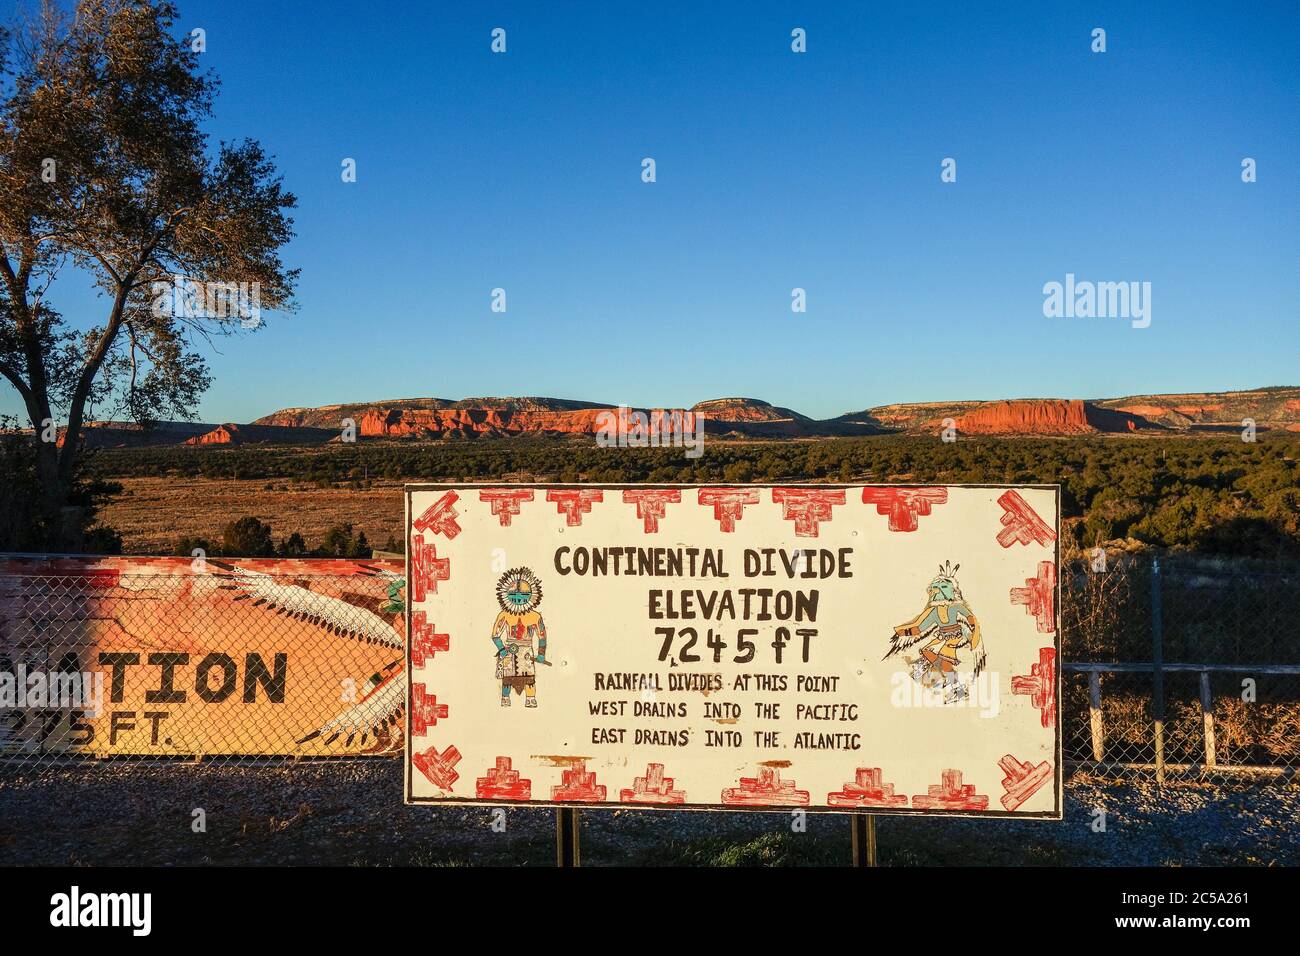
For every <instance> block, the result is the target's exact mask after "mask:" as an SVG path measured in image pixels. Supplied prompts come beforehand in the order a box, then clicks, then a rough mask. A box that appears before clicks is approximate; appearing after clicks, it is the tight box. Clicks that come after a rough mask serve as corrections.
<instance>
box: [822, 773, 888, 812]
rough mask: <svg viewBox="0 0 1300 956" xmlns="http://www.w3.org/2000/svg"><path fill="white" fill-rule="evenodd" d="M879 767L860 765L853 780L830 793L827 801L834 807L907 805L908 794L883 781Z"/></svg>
mask: <svg viewBox="0 0 1300 956" xmlns="http://www.w3.org/2000/svg"><path fill="white" fill-rule="evenodd" d="M882 776H883V774H882V773H881V771H880V768H879V767H858V769H857V772H856V773H855V774H854V777H853V781H852V782H851V783H846V784H845V785H844V787H843V788H842V789H841V790H840V791H839V792H838V793H828V794H827V795H826V802H827V803H828V804H829V805H830V806H832V807H905V806H907V795H906V794H902V793H899V794H895V793H894V785H893V784H892V783H882V782H881V777H882Z"/></svg>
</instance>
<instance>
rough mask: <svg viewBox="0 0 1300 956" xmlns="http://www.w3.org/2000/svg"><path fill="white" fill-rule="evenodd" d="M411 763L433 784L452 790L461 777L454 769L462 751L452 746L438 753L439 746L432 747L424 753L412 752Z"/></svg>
mask: <svg viewBox="0 0 1300 956" xmlns="http://www.w3.org/2000/svg"><path fill="white" fill-rule="evenodd" d="M411 763H413V764H415V768H416V769H417V770H419V771H420V773H422V774H424V776H425V777H426V778H427V779H428V781H429V782H430V783H431V784H433V785H434V786H435V787H438V788H440V789H442V790H450V789H451V788H452V785H453V784H455V783H456V781H457V780H459V779H460V774H459V773H457V772H456V771H455V770H453V769H452V768H453V767H455V766H456V764H458V763H460V751H459V750H457V749H456V748H455V747H452V746H448V747H447V749H446V750H444V751H443V752H442V753H438V748H437V747H430V748H429V749H428V750H426V751H424V752H423V753H416V754H411Z"/></svg>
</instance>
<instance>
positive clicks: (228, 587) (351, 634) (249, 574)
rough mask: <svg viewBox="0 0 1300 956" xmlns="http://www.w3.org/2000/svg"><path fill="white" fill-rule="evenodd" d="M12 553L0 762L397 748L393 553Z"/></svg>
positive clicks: (6, 576) (399, 699) (399, 631)
mask: <svg viewBox="0 0 1300 956" xmlns="http://www.w3.org/2000/svg"><path fill="white" fill-rule="evenodd" d="M17 564H18V567H17V568H15V567H13V566H9V567H8V568H7V569H6V570H0V772H4V769H5V768H6V767H7V768H8V769H9V770H10V771H12V770H13V769H14V768H15V767H19V768H22V769H23V770H24V771H26V772H30V771H31V769H32V768H33V767H37V766H39V765H41V764H45V763H52V762H66V761H67V760H70V759H74V760H75V759H85V758H88V757H89V758H141V759H151V758H173V759H175V758H184V759H190V760H194V759H201V760H205V761H207V760H225V759H231V758H234V757H241V758H250V757H252V758H259V757H260V758H274V759H284V758H303V757H345V756H360V755H364V756H380V755H395V754H397V753H400V751H401V744H402V720H401V717H402V709H403V705H404V701H405V686H404V674H403V668H404V666H405V655H404V650H403V641H404V638H403V634H404V626H403V622H402V612H403V601H404V598H403V594H402V585H403V581H402V576H401V565H400V564H396V563H392V562H346V561H319V562H317V561H267V560H252V561H247V562H239V563H226V562H217V561H215V560H209V561H198V562H191V561H189V560H188V559H103V560H100V561H94V562H84V563H83V566H82V567H80V568H78V569H77V573H68V570H69V566H71V565H72V561H71V560H70V559H69V560H58V561H54V562H52V563H47V564H41V565H36V564H35V563H34V564H33V567H37V566H39V571H38V572H37V573H33V572H32V571H31V570H30V569H28V568H27V567H26V566H25V565H24V563H23V562H17Z"/></svg>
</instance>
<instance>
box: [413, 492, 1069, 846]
mask: <svg viewBox="0 0 1300 956" xmlns="http://www.w3.org/2000/svg"><path fill="white" fill-rule="evenodd" d="M703 488H728V489H754V490H758V491H771V490H772V489H782V488H797V489H804V488H806V489H817V490H827V491H834V490H848V489H864V488H882V489H917V488H960V489H969V490H1000V491H1013V490H1031V491H1047V492H1051V494H1052V495H1053V502H1054V505H1055V511H1056V515H1055V517H1056V523H1055V525H1054V526H1053V531H1054V532H1055V536H1054V538H1053V541H1052V560H1053V563H1054V565H1055V567H1056V569H1057V572H1058V573H1057V574H1056V579H1055V582H1054V585H1053V588H1054V591H1053V600H1054V609H1053V611H1054V617H1055V620H1054V626H1053V633H1052V634H1051V639H1052V640H1051V646H1052V647H1053V648H1054V650H1055V655H1054V660H1053V665H1052V666H1053V685H1054V691H1053V692H1054V696H1055V700H1054V702H1053V706H1054V707H1055V714H1056V717H1055V722H1054V728H1053V738H1054V739H1053V746H1052V753H1053V766H1052V778H1051V793H1052V798H1053V807H1052V808H1051V809H1048V810H1042V811H1019V810H1004V809H996V810H995V809H992V808H991V807H990V808H989V809H959V810H954V809H919V808H916V807H914V806H898V807H888V806H879V807H878V806H870V807H854V806H844V807H839V806H826V805H803V806H784V805H779V804H761V805H746V804H728V803H703V802H691V803H684V804H656V803H635V802H633V803H628V802H621V801H619V800H617V799H615V800H605V801H587V800H554V799H533V800H520V799H495V798H494V799H482V798H479V797H477V796H473V797H461V796H446V797H432V798H431V797H417V796H415V795H414V793H413V791H412V770H413V765H412V760H411V757H412V752H413V750H414V735H413V732H412V730H413V728H412V726H411V720H412V707H411V703H412V701H411V687H412V678H413V672H412V663H413V662H412V648H413V643H412V635H411V626H412V595H413V592H414V588H413V587H412V586H411V531H412V529H411V515H412V501H411V499H412V494H413V493H415V492H438V491H442V492H447V491H464V490H487V489H502V490H533V491H542V492H547V491H569V490H574V491H576V490H599V491H606V492H608V491H613V492H621V491H633V490H641V489H676V490H680V491H682V492H687V491H696V490H698V489H703ZM403 506H404V507H403V511H404V519H403V534H404V546H405V548H406V575H405V581H406V584H407V586H406V587H405V588H404V589H403V591H404V594H405V599H406V614H405V626H406V641H405V644H406V666H405V668H404V670H405V675H406V684H407V697H406V706H405V707H404V710H405V713H404V720H405V734H404V744H403V753H402V787H403V798H404V803H405V804H407V805H418V806H458V807H473V806H480V807H518V808H520V809H533V810H539V809H540V810H551V809H554V810H561V809H573V810H661V811H683V810H685V811H700V812H710V811H711V812H722V813H754V812H757V813H783V812H785V811H788V810H800V811H802V812H804V813H816V814H840V815H848V816H854V815H863V814H866V815H879V816H906V817H935V818H962V819H994V820H1025V821H1032V820H1046V821H1061V820H1063V818H1064V765H1063V749H1064V729H1063V727H1062V725H1061V714H1062V709H1061V707H1062V680H1061V676H1062V673H1063V667H1062V663H1063V662H1062V659H1061V649H1062V644H1063V636H1062V608H1061V581H1060V574H1059V569H1060V566H1061V532H1060V521H1061V485H1060V484H1059V483H1051V484H1011V483H962V482H957V483H942V484H925V483H923V482H918V483H899V482H860V483H859V482H826V483H823V482H812V481H783V482H741V483H735V482H733V483H714V482H589V483H586V482H505V481H459V482H458V481H438V482H408V483H406V484H405V485H404V486H403ZM882 513H883V512H882ZM1046 636H1047V635H1044V637H1046ZM1044 646H1046V644H1044Z"/></svg>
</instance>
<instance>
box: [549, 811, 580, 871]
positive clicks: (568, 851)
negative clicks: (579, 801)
mask: <svg viewBox="0 0 1300 956" xmlns="http://www.w3.org/2000/svg"><path fill="white" fill-rule="evenodd" d="M581 863H582V856H581V853H580V852H579V849H578V811H577V810H575V809H574V808H573V807H558V808H556V811H555V865H556V866H558V867H561V868H565V869H567V868H569V867H576V866H580V865H581Z"/></svg>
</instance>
